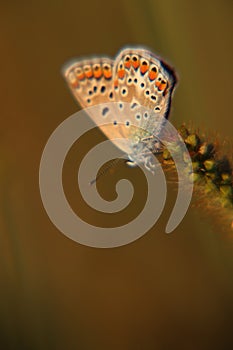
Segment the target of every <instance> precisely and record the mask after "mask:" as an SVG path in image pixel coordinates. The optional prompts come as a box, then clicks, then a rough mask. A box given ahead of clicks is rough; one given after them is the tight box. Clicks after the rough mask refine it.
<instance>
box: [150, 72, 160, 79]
mask: <svg viewBox="0 0 233 350" xmlns="http://www.w3.org/2000/svg"><path fill="white" fill-rule="evenodd" d="M157 75H158V73H157V72H154V71H153V70H151V71H150V72H149V79H150V80H155V78H156V77H157Z"/></svg>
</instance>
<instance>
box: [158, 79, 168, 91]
mask: <svg viewBox="0 0 233 350" xmlns="http://www.w3.org/2000/svg"><path fill="white" fill-rule="evenodd" d="M166 86H167V83H166V81H162V82H161V83H160V84H159V87H158V89H159V91H163V90H165V88H166Z"/></svg>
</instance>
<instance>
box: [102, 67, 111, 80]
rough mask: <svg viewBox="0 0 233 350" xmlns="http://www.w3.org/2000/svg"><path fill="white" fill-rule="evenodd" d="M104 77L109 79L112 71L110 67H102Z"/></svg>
mask: <svg viewBox="0 0 233 350" xmlns="http://www.w3.org/2000/svg"><path fill="white" fill-rule="evenodd" d="M104 77H105V78H106V79H110V78H111V77H112V71H111V70H110V69H104Z"/></svg>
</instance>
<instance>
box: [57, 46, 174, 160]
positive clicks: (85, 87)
mask: <svg viewBox="0 0 233 350" xmlns="http://www.w3.org/2000/svg"><path fill="white" fill-rule="evenodd" d="M63 72H64V77H65V79H66V81H67V83H68V86H69V88H70V89H71V92H72V94H73V95H74V97H75V99H76V100H77V101H78V102H79V104H80V105H81V107H83V108H87V112H88V107H91V106H96V107H97V109H95V112H93V109H89V111H90V112H88V114H89V115H90V117H91V118H92V120H93V121H94V122H95V123H96V124H97V125H98V126H99V128H100V129H101V131H102V132H103V133H104V134H105V135H106V136H107V137H108V138H109V139H111V140H112V141H113V143H115V145H116V146H117V147H119V148H121V149H122V150H123V151H124V152H125V153H127V154H128V158H129V160H130V161H131V162H132V164H137V163H141V162H142V163H144V164H145V165H146V164H147V163H148V162H149V158H148V159H147V156H146V154H147V153H148V152H147V150H148V149H149V150H150V151H152V152H154V153H155V152H156V150H157V149H159V148H160V147H159V145H158V144H159V143H158V136H159V133H160V130H161V128H162V127H163V124H164V120H166V119H167V118H168V115H169V110H170V104H171V97H172V93H173V90H174V87H175V84H176V77H175V74H174V72H173V70H172V69H171V68H170V67H169V66H168V65H167V64H166V63H164V62H163V61H162V60H161V59H159V58H158V57H157V56H155V55H154V54H153V53H151V52H150V51H148V50H144V49H139V48H136V49H124V50H122V51H121V52H120V53H119V54H118V55H117V56H116V58H115V60H112V59H110V58H107V57H106V58H104V57H103V58H93V59H84V60H77V61H74V62H73V63H68V65H66V67H65V68H64V70H63ZM111 102H112V103H111ZM102 122H105V123H108V125H102ZM118 138H124V139H126V140H127V142H126V143H125V145H122V143H119V142H118V141H117V140H116V141H115V139H118Z"/></svg>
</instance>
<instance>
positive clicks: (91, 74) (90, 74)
mask: <svg viewBox="0 0 233 350" xmlns="http://www.w3.org/2000/svg"><path fill="white" fill-rule="evenodd" d="M85 74H86V77H87V78H88V79H90V78H92V77H93V72H92V70H91V69H90V70H88V71H86V72H85Z"/></svg>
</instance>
